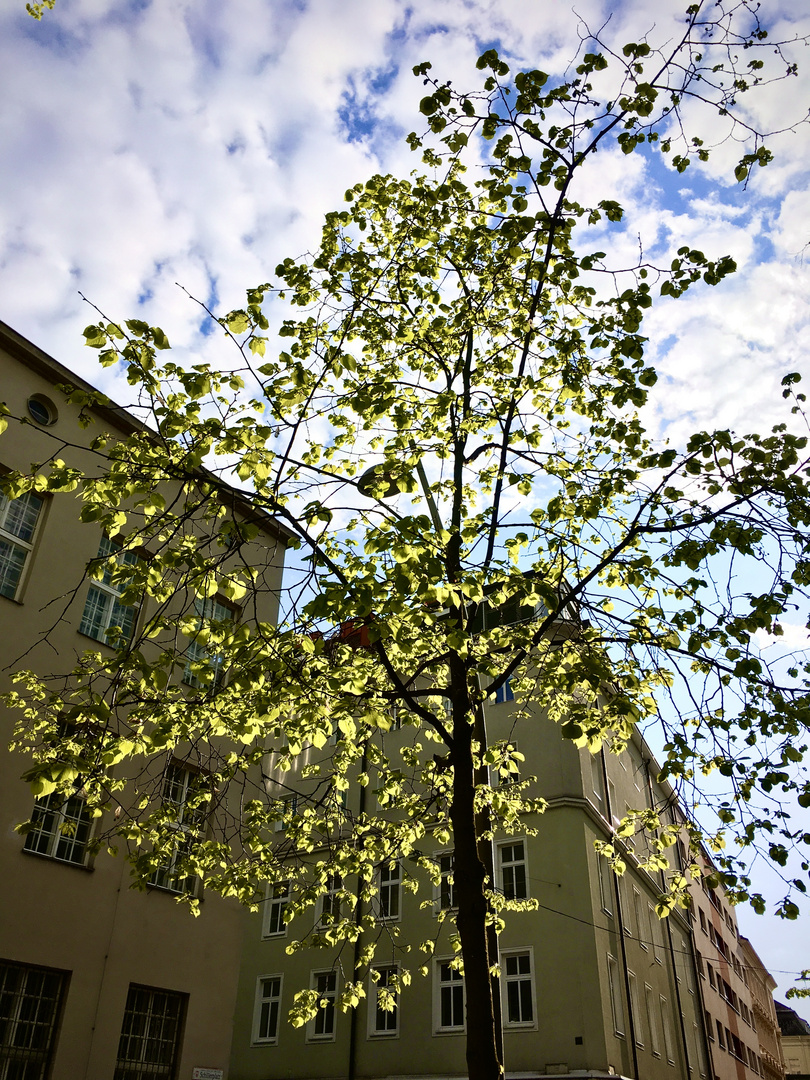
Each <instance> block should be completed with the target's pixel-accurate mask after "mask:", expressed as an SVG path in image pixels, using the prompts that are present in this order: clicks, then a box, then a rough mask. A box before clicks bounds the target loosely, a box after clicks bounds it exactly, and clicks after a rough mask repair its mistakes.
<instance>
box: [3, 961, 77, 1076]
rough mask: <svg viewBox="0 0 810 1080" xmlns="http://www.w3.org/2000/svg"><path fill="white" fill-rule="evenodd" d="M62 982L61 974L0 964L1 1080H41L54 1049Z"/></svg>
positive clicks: (22, 965) (64, 983) (24, 966)
mask: <svg viewBox="0 0 810 1080" xmlns="http://www.w3.org/2000/svg"><path fill="white" fill-rule="evenodd" d="M66 982H67V980H66V978H65V975H64V974H63V973H62V972H61V971H51V970H49V969H48V968H37V967H29V966H28V965H27V964H12V963H10V962H8V961H0V1076H2V1077H3V1080H6V1078H8V1080H18V1078H19V1080H45V1077H46V1076H47V1075H48V1072H49V1065H50V1061H51V1057H52V1055H53V1051H54V1048H55V1046H56V1028H57V1024H58V1022H59V1014H60V1011H61V1008H62V1002H63V999H64V993H65V987H66Z"/></svg>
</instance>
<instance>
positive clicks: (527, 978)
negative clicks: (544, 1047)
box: [500, 945, 537, 1031]
mask: <svg viewBox="0 0 810 1080" xmlns="http://www.w3.org/2000/svg"><path fill="white" fill-rule="evenodd" d="M515 957H527V958H528V961H529V970H528V972H516V973H515V974H513V975H510V974H508V972H507V969H508V964H507V961H508V960H510V959H513V958H515ZM500 967H501V978H500V983H501V1015H502V1016H503V1026H504V1028H506V1029H508V1030H510V1031H536V1030H537V992H536V989H535V978H534V948H533V947H532V946H531V945H528V946H526V947H525V948H523V949H502V950H501V955H500ZM526 982H528V983H529V987H530V994H531V1010H532V1016H531V1019H530V1020H510V1019H509V987H510V985H521V984H523V983H526ZM521 1007H522V1002H521Z"/></svg>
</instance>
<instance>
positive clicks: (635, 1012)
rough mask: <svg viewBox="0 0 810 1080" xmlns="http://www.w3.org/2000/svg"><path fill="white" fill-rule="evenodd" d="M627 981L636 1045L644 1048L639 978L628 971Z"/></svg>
mask: <svg viewBox="0 0 810 1080" xmlns="http://www.w3.org/2000/svg"><path fill="white" fill-rule="evenodd" d="M627 981H628V983H629V986H630V1013H631V1015H632V1017H633V1028H634V1030H635V1037H636V1046H639V1047H641V1049H642V1050H643V1049H644V1027H643V1025H642V1023H641V1007H640V1005H639V1000H638V979H637V978H636V975H635V972H633V971H628V972H627Z"/></svg>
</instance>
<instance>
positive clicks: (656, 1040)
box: [644, 983, 661, 1058]
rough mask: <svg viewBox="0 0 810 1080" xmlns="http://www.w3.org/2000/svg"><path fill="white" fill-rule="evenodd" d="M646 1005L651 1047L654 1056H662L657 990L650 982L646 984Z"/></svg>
mask: <svg viewBox="0 0 810 1080" xmlns="http://www.w3.org/2000/svg"><path fill="white" fill-rule="evenodd" d="M644 1006H645V1008H646V1010H647V1027H648V1028H649V1031H650V1049H651V1050H652V1054H653V1057H657V1058H660V1057H661V1033H660V1032H659V1030H658V1017H657V1015H656V1007H657V1003H656V1000H655V991H654V990H653V988H652V987H651V986H650V984H649V983H645V984H644Z"/></svg>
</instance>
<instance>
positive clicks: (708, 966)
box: [706, 962, 717, 990]
mask: <svg viewBox="0 0 810 1080" xmlns="http://www.w3.org/2000/svg"><path fill="white" fill-rule="evenodd" d="M706 970H707V971H708V973H709V983H710V984H711V985H712V986H713V987H714V989H715V990H716V989H717V984H716V982H715V979H714V968H713V967H712V965H711V964H710V963H708V962H707V963H706Z"/></svg>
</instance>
